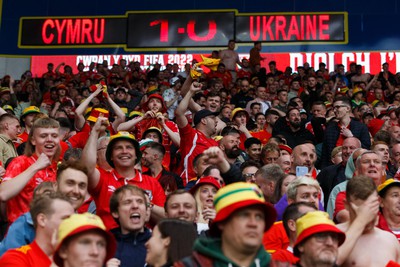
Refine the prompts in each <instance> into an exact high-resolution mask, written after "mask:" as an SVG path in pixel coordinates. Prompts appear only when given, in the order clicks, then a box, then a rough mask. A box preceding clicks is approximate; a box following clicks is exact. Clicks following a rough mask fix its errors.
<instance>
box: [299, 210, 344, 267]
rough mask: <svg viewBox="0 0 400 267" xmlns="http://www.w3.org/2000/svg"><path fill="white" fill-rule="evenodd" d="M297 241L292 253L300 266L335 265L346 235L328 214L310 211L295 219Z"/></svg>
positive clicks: (328, 266)
mask: <svg viewBox="0 0 400 267" xmlns="http://www.w3.org/2000/svg"><path fill="white" fill-rule="evenodd" d="M296 231H297V241H296V244H295V246H294V251H293V253H294V255H295V256H297V257H299V258H300V261H299V265H298V266H302V267H313V266H326V267H333V266H336V260H337V257H338V254H339V246H340V245H341V244H343V242H344V240H345V238H346V235H345V233H344V232H342V231H341V230H339V229H338V228H337V227H336V226H335V223H334V222H333V221H331V220H330V219H329V218H328V214H327V213H325V212H322V211H310V212H308V213H306V214H305V215H304V216H303V217H300V218H299V219H298V220H297V221H296Z"/></svg>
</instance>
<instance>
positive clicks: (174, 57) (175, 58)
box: [167, 54, 193, 66]
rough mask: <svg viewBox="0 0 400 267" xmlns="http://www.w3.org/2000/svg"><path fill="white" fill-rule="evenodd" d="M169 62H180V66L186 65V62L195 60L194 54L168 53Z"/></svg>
mask: <svg viewBox="0 0 400 267" xmlns="http://www.w3.org/2000/svg"><path fill="white" fill-rule="evenodd" d="M167 60H168V61H167V62H168V64H175V63H176V64H178V65H179V66H185V64H187V63H189V64H191V63H192V61H193V55H192V54H170V55H168V59H167Z"/></svg>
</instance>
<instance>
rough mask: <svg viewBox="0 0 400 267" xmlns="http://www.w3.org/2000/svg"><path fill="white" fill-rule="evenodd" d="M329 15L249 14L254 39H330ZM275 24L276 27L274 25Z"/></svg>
mask: <svg viewBox="0 0 400 267" xmlns="http://www.w3.org/2000/svg"><path fill="white" fill-rule="evenodd" d="M329 19H330V17H329V15H300V16H294V15H293V16H249V20H250V29H249V32H250V38H251V39H252V40H253V41H258V40H260V37H261V40H264V41H265V40H272V41H280V40H281V41H292V40H302V41H303V40H304V41H306V40H330V35H329V34H328V33H326V31H327V30H329ZM273 25H274V29H273V27H272V26H273Z"/></svg>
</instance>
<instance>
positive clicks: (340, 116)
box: [321, 98, 371, 168]
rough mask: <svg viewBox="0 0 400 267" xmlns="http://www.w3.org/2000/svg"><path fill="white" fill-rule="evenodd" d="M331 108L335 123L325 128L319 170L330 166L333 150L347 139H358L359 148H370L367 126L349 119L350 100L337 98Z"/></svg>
mask: <svg viewBox="0 0 400 267" xmlns="http://www.w3.org/2000/svg"><path fill="white" fill-rule="evenodd" d="M332 107H333V110H334V112H335V117H336V119H337V121H331V122H330V123H328V125H327V126H326V131H325V136H324V141H323V145H322V156H321V168H324V167H326V166H329V165H332V162H331V159H330V155H331V153H332V150H333V148H335V147H336V146H341V145H343V141H344V140H345V139H346V138H348V137H352V136H354V137H356V138H358V139H359V140H360V141H361V146H362V147H363V148H365V149H369V148H370V146H371V139H370V136H369V132H368V128H367V126H366V125H365V124H363V123H361V122H359V121H356V120H355V119H352V118H351V117H350V113H351V104H350V100H349V99H348V98H337V99H336V100H335V102H333V105H332Z"/></svg>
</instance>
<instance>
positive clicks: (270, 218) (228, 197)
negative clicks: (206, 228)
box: [210, 182, 277, 236]
mask: <svg viewBox="0 0 400 267" xmlns="http://www.w3.org/2000/svg"><path fill="white" fill-rule="evenodd" d="M251 206H260V207H262V208H263V210H264V213H265V229H264V231H267V230H268V229H269V228H270V227H271V226H272V225H273V224H274V222H275V220H276V216H277V213H276V210H275V208H274V207H273V206H272V205H271V204H269V203H267V202H266V201H265V198H264V195H263V193H262V191H261V189H260V188H259V187H258V186H257V185H256V184H252V183H245V182H238V183H233V184H229V185H226V186H224V187H222V188H221V189H220V190H218V192H217V194H216V195H215V196H214V208H215V211H216V212H217V214H216V216H215V219H214V220H213V222H212V224H211V227H210V233H211V234H212V235H213V236H220V234H221V232H220V230H219V228H218V223H220V222H223V221H225V220H227V219H228V218H229V217H230V216H231V215H232V214H233V213H234V212H235V211H237V210H239V209H241V208H246V207H251Z"/></svg>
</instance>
